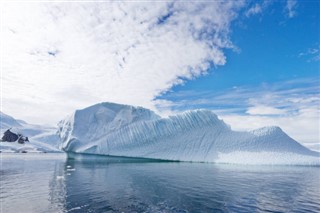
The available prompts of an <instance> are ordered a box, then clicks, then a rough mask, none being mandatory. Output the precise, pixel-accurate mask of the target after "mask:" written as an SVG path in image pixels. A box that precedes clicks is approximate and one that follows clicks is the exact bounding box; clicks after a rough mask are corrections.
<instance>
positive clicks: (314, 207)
mask: <svg viewBox="0 0 320 213" xmlns="http://www.w3.org/2000/svg"><path fill="white" fill-rule="evenodd" d="M0 172H1V173H0V175H1V180H0V181H1V186H0V187H1V188H0V189H1V190H0V204H1V209H0V210H1V212H3V213H4V212H5V213H10V212H14V213H16V212H320V168H319V167H281V166H275V167H268V166H260V167H257V166H231V165H216V164H205V163H176V162H134V161H127V162H118V161H117V160H111V161H110V160H107V159H103V160H102V159H99V160H93V159H91V160H84V161H80V160H70V159H69V160H68V159H66V156H65V155H64V154H29V153H28V154H1V170H0Z"/></svg>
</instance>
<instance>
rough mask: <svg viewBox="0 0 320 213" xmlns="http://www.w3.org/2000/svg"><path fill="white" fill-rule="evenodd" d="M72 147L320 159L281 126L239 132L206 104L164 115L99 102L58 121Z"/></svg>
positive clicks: (199, 156) (277, 160) (167, 155)
mask: <svg viewBox="0 0 320 213" xmlns="http://www.w3.org/2000/svg"><path fill="white" fill-rule="evenodd" d="M58 132H59V135H60V138H61V140H62V145H61V148H62V149H63V150H65V151H68V152H76V153H90V154H100V155H113V156H126V157H142V158H154V159H163V160H180V161H197V162H220V163H240V164H241V163H245V164H294V165H306V164H308V165H320V158H319V153H318V152H314V151H311V150H309V149H307V148H305V147H304V146H302V145H301V144H299V143H298V142H296V141H295V140H293V139H292V138H290V137H289V136H288V135H286V134H285V133H284V132H283V131H282V130H281V129H280V128H279V127H265V128H261V129H258V130H254V131H251V132H236V131H232V130H231V128H230V127H229V126H228V125H227V124H225V123H224V122H223V121H222V120H219V118H218V117H217V116H216V115H215V114H214V113H212V112H211V111H208V110H195V111H189V112H185V113H183V114H180V115H176V116H171V117H169V118H161V117H160V116H158V115H156V114H155V113H154V112H152V111H150V110H148V109H144V108H141V107H133V106H127V105H120V104H114V103H101V104H97V105H94V106H91V107H88V108H86V109H82V110H77V111H75V113H74V114H72V115H71V116H70V117H68V118H66V119H65V120H63V121H61V122H60V123H59V130H58Z"/></svg>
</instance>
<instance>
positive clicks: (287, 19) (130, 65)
mask: <svg viewBox="0 0 320 213" xmlns="http://www.w3.org/2000/svg"><path fill="white" fill-rule="evenodd" d="M0 6H1V8H2V12H1V20H2V30H1V37H2V39H3V42H2V46H1V62H2V64H1V75H2V78H1V85H2V90H1V98H2V103H1V111H3V112H4V113H7V114H9V115H11V116H13V117H15V118H18V119H23V120H26V121H28V122H30V123H37V124H50V125H55V124H56V123H57V122H59V120H61V119H62V118H64V117H65V116H67V115H68V114H70V113H72V112H73V111H74V110H76V109H80V108H84V107H87V106H90V105H93V104H96V103H99V102H116V103H123V104H130V105H135V106H143V107H146V108H149V109H152V110H155V111H156V112H157V113H159V114H160V115H162V116H170V115H172V114H175V113H180V112H182V111H184V110H190V109H195V108H206V109H212V110H213V111H214V112H215V113H217V114H218V115H219V117H220V118H222V119H223V120H225V121H226V122H227V123H228V124H230V125H231V127H232V128H233V129H235V130H251V129H255V128H260V127H263V126H274V125H276V126H280V127H281V128H282V129H283V130H285V131H286V132H287V133H288V134H289V135H290V136H292V137H293V138H294V139H297V140H298V141H300V142H303V143H318V142H319V105H320V97H319V90H320V89H319V45H320V44H319V1H297V0H283V1H278V0H261V1H252V0H244V1H233V0H232V1H215V0H213V1H173V0H168V1H156V2H154V1H110V2H95V1H85V2H81V1H72V0H70V1H63V2H42V1H33V2H13V1H1V5H0ZM25 112H28V113H25ZM297 130H299V131H297Z"/></svg>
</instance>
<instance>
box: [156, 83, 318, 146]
mask: <svg viewBox="0 0 320 213" xmlns="http://www.w3.org/2000/svg"><path fill="white" fill-rule="evenodd" d="M319 93H320V84H319V79H311V78H309V79H296V80H291V81H284V82H277V83H273V84H261V85H259V86H256V87H253V86H250V87H235V88H230V89H228V90H225V91H222V92H219V93H216V92H212V91H201V92H197V91H184V92H180V93H179V92H178V93H172V94H168V95H166V96H165V98H166V99H168V100H173V101H172V102H170V101H167V102H165V103H166V105H165V107H163V108H164V112H168V111H170V110H168V108H170V109H172V111H174V112H178V111H184V110H186V109H194V108H209V109H212V110H213V111H214V112H215V113H217V114H218V115H219V116H220V117H222V118H223V119H224V120H225V121H226V122H227V123H229V124H231V126H232V127H233V128H234V129H235V130H249V129H254V128H260V127H263V126H274V125H276V126H280V127H281V128H283V129H284V130H285V131H286V132H287V133H288V134H289V135H290V136H292V137H293V138H295V139H296V140H299V141H300V142H305V143H308V142H319V110H320V97H319ZM163 101H165V100H163ZM159 105H161V102H159ZM159 108H161V107H159Z"/></svg>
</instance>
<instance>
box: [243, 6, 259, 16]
mask: <svg viewBox="0 0 320 213" xmlns="http://www.w3.org/2000/svg"><path fill="white" fill-rule="evenodd" d="M261 12H262V8H261V6H260V5H259V4H255V5H253V6H252V7H250V8H249V9H248V10H247V11H246V12H245V15H246V16H247V17H250V16H252V15H256V14H259V13H261Z"/></svg>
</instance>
